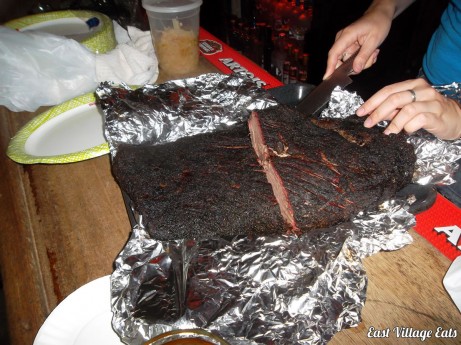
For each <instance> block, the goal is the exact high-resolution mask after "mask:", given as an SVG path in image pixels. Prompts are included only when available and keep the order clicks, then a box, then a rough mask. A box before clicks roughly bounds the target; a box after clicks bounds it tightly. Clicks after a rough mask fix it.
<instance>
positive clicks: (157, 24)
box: [142, 0, 202, 77]
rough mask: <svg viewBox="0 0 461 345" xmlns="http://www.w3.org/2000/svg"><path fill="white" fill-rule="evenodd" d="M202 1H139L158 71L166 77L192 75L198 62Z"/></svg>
mask: <svg viewBox="0 0 461 345" xmlns="http://www.w3.org/2000/svg"><path fill="white" fill-rule="evenodd" d="M201 5H202V0H142V6H143V7H144V9H145V10H146V13H147V17H148V18H149V26H150V31H151V33H152V40H153V43H154V47H155V53H156V55H157V59H158V63H159V68H160V70H161V71H163V72H165V73H166V74H167V75H169V76H173V77H179V76H183V75H186V74H189V73H191V72H193V71H194V70H195V69H196V68H197V66H198V62H199V47H198V32H199V27H200V6H201Z"/></svg>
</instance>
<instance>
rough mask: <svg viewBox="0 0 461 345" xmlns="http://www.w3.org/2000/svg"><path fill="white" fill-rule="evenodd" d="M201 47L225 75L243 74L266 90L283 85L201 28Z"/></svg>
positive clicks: (209, 59) (202, 51)
mask: <svg viewBox="0 0 461 345" xmlns="http://www.w3.org/2000/svg"><path fill="white" fill-rule="evenodd" d="M199 47H200V52H201V54H202V55H203V56H204V57H205V58H206V59H207V60H208V61H210V62H211V63H212V64H213V65H214V66H215V67H216V68H218V69H219V70H220V71H221V72H223V73H225V74H231V73H243V74H245V75H246V76H247V77H249V78H250V79H252V80H253V81H254V82H255V83H256V85H258V86H259V87H262V88H264V89H270V88H273V87H276V86H282V85H283V83H282V82H281V81H280V80H278V79H277V78H275V77H274V76H273V75H271V74H270V73H269V72H267V71H266V70H264V69H263V68H261V67H260V66H258V65H257V64H255V63H254V62H253V61H251V60H250V59H248V58H246V57H245V56H243V55H242V54H239V53H238V52H237V51H236V50H234V49H232V48H231V47H229V46H228V45H227V44H225V43H224V42H222V41H220V40H219V39H218V38H216V37H215V36H213V35H212V34H210V33H209V32H208V31H206V30H204V29H203V28H200V32H199Z"/></svg>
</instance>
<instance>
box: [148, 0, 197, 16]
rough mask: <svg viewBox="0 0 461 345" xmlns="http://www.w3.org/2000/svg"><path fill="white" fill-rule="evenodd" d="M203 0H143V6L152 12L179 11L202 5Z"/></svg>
mask: <svg viewBox="0 0 461 345" xmlns="http://www.w3.org/2000/svg"><path fill="white" fill-rule="evenodd" d="M200 5H202V0H142V6H143V7H144V8H145V9H146V10H148V11H152V12H160V13H179V12H185V11H190V10H193V9H196V8H197V7H200Z"/></svg>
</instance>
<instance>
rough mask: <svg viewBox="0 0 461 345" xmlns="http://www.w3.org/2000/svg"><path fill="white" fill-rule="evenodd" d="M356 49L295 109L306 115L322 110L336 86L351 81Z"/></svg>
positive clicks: (315, 113)
mask: <svg viewBox="0 0 461 345" xmlns="http://www.w3.org/2000/svg"><path fill="white" fill-rule="evenodd" d="M357 54H358V51H357V52H355V53H354V54H352V55H351V56H350V57H349V58H348V59H347V60H346V61H345V62H344V63H343V64H342V65H341V66H339V67H338V68H337V69H336V70H335V71H334V72H333V74H331V75H330V76H329V77H328V78H327V79H325V80H324V81H322V82H321V83H320V84H319V85H318V86H317V87H315V88H314V89H313V90H312V91H311V92H310V93H309V94H308V95H307V96H306V97H305V98H304V99H303V100H302V101H301V102H300V103H298V105H297V106H296V109H297V110H299V111H300V112H302V113H303V114H306V115H308V116H317V115H319V113H320V112H321V111H322V110H323V107H324V106H325V105H326V104H327V103H328V101H329V100H330V97H331V92H332V91H333V90H334V88H335V87H336V86H340V87H341V88H344V87H345V86H347V85H349V84H350V83H352V79H351V78H350V75H352V74H354V70H353V69H352V62H353V61H354V58H355V57H356V56H357Z"/></svg>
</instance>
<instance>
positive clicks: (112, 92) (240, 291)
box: [97, 74, 461, 345]
mask: <svg viewBox="0 0 461 345" xmlns="http://www.w3.org/2000/svg"><path fill="white" fill-rule="evenodd" d="M97 94H98V97H99V99H100V101H101V105H102V107H103V110H104V113H105V115H106V121H105V130H106V137H107V139H108V142H109V144H110V147H111V155H115V154H116V152H117V146H118V144H120V143H130V144H139V143H145V142H148V143H152V144H156V143H161V142H165V141H174V140H176V139H177V138H180V137H183V136H187V135H194V134H198V133H204V132H208V131H213V130H215V129H219V128H221V126H227V125H231V124H233V123H236V122H240V121H245V120H246V119H247V117H248V115H249V110H253V109H263V108H265V107H269V106H273V105H276V102H275V101H274V99H273V98H272V97H270V96H269V95H268V94H267V93H266V92H264V91H263V90H261V89H259V88H257V87H256V86H255V85H254V84H253V83H252V82H251V81H249V80H248V79H247V78H246V77H244V76H241V75H230V76H224V75H221V74H206V75H202V76H199V77H197V78H190V79H185V80H176V81H171V82H167V83H164V84H161V85H151V86H149V85H147V86H144V87H143V88H141V89H138V90H136V91H133V90H130V89H129V88H128V87H126V86H122V87H117V86H113V85H110V84H108V83H104V84H102V85H101V86H100V87H99V88H98V90H97ZM140 95H143V97H140ZM146 96H147V98H148V99H149V102H147V103H146V101H145V99H146ZM361 103H362V100H361V99H360V97H358V96H357V95H356V94H351V93H349V92H347V91H343V90H341V89H336V90H335V91H334V92H333V94H332V99H331V101H330V104H329V106H328V108H327V109H326V110H325V111H324V112H323V113H322V116H327V117H328V116H330V117H331V116H335V117H337V116H341V117H345V116H348V115H349V114H351V113H353V112H354V111H355V109H356V108H357V107H358V106H359V105H360V104H361ZM178 109H179V111H178ZM409 141H410V142H411V143H412V144H413V145H414V146H415V151H416V153H417V155H418V160H417V165H418V166H417V169H416V170H417V171H416V173H415V177H414V181H415V182H417V183H420V184H428V183H445V184H447V183H451V182H452V179H451V177H450V176H451V173H452V171H453V169H455V168H456V165H455V164H454V162H455V161H456V160H457V159H458V158H460V157H461V149H460V147H461V143H460V141H457V142H446V141H441V140H437V139H435V138H433V137H432V136H428V135H426V134H422V133H416V134H415V135H412V136H410V137H409ZM441 153H443V156H442V157H444V158H443V159H441V156H440V154H441ZM408 208H409V205H408V200H401V199H393V200H388V201H387V202H385V203H383V204H382V205H381V206H380V208H379V210H376V211H375V212H372V213H371V212H368V213H361V214H359V215H357V216H356V217H355V218H354V219H353V220H352V221H351V222H349V223H344V224H341V225H339V226H336V227H334V228H330V229H319V230H314V231H311V232H309V233H306V234H304V235H302V236H300V237H293V236H275V237H255V238H252V237H250V236H240V237H237V238H234V239H209V240H202V241H193V240H186V239H184V240H176V241H158V240H155V239H153V238H151V237H150V235H149V234H148V233H147V231H146V230H145V229H144V227H143V223H142V215H139V214H136V213H135V211H134V210H133V212H134V213H135V215H136V224H134V225H133V229H132V234H131V236H130V238H129V240H128V242H127V244H126V245H125V247H124V248H123V249H122V251H121V252H120V254H119V256H118V257H117V259H116V261H115V270H114V272H113V274H112V276H111V293H112V311H113V315H114V316H113V320H112V326H113V328H114V329H115V331H116V332H117V334H118V335H119V336H120V338H121V340H122V341H123V342H125V343H126V344H142V343H143V342H144V341H146V340H148V339H151V338H152V337H154V336H156V335H158V334H160V333H163V332H166V331H169V330H172V329H185V328H197V327H201V328H205V329H207V330H208V331H211V332H214V333H216V334H218V335H220V336H221V337H223V338H225V339H227V340H228V341H229V342H230V343H231V344H238V345H240V344H242V345H243V344H325V343H327V342H328V341H329V340H330V339H331V338H332V337H333V336H334V334H335V333H337V332H338V331H340V330H341V329H344V328H348V327H354V326H357V325H358V324H359V323H360V321H361V316H360V313H361V309H362V307H363V305H364V303H365V297H366V287H367V276H366V273H365V271H364V268H363V265H362V259H363V258H365V257H367V256H370V255H372V254H374V253H377V252H379V251H381V250H386V251H391V250H397V249H400V248H402V247H403V246H405V245H407V244H409V243H411V242H412V238H411V236H410V234H409V233H408V229H410V228H411V227H412V226H414V225H415V217H414V215H412V214H411V213H410V212H408Z"/></svg>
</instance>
